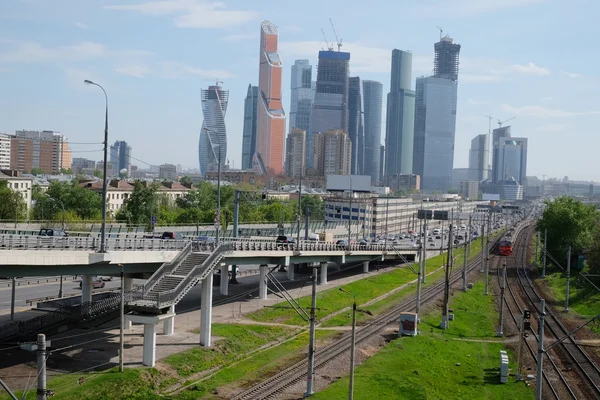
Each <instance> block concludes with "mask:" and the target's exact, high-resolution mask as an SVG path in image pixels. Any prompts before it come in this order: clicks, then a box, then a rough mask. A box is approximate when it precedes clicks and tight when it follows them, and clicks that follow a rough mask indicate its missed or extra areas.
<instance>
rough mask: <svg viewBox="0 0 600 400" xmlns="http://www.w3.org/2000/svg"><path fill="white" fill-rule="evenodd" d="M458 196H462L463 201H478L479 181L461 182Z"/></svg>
mask: <svg viewBox="0 0 600 400" xmlns="http://www.w3.org/2000/svg"><path fill="white" fill-rule="evenodd" d="M458 194H460V195H461V196H462V198H463V199H467V200H478V199H479V181H461V182H460V186H459V189H458Z"/></svg>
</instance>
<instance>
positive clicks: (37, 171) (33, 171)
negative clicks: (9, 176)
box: [31, 168, 44, 176]
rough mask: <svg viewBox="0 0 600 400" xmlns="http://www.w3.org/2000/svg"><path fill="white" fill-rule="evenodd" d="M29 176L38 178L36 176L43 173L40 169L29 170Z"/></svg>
mask: <svg viewBox="0 0 600 400" xmlns="http://www.w3.org/2000/svg"><path fill="white" fill-rule="evenodd" d="M31 174H32V175H35V176H38V175H44V171H42V169H41V168H32V169H31Z"/></svg>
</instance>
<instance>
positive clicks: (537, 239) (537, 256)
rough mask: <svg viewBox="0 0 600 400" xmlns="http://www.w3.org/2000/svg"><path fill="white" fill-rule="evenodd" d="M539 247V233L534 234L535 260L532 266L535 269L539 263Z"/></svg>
mask: <svg viewBox="0 0 600 400" xmlns="http://www.w3.org/2000/svg"><path fill="white" fill-rule="evenodd" d="M539 245H540V233H539V232H536V233H535V259H534V260H533V265H534V266H536V267H537V265H538V261H539V252H538V249H539Z"/></svg>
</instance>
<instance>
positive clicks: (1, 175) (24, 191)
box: [0, 169, 33, 210]
mask: <svg viewBox="0 0 600 400" xmlns="http://www.w3.org/2000/svg"><path fill="white" fill-rule="evenodd" d="M0 181H6V182H7V183H8V187H9V189H12V190H13V191H15V192H17V193H19V194H20V195H21V197H22V198H23V200H24V201H25V204H26V205H27V209H28V210H29V209H30V208H31V192H32V189H33V179H32V178H29V177H25V176H21V173H20V172H19V171H14V170H8V169H2V170H0Z"/></svg>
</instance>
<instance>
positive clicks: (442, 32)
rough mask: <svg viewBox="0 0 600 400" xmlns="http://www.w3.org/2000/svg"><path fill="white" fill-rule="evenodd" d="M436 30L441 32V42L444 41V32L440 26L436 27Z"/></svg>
mask: <svg viewBox="0 0 600 400" xmlns="http://www.w3.org/2000/svg"><path fill="white" fill-rule="evenodd" d="M436 28H438V29H439V30H440V40H442V36H444V30H443V29H442V28H441V27H439V26H436Z"/></svg>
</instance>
